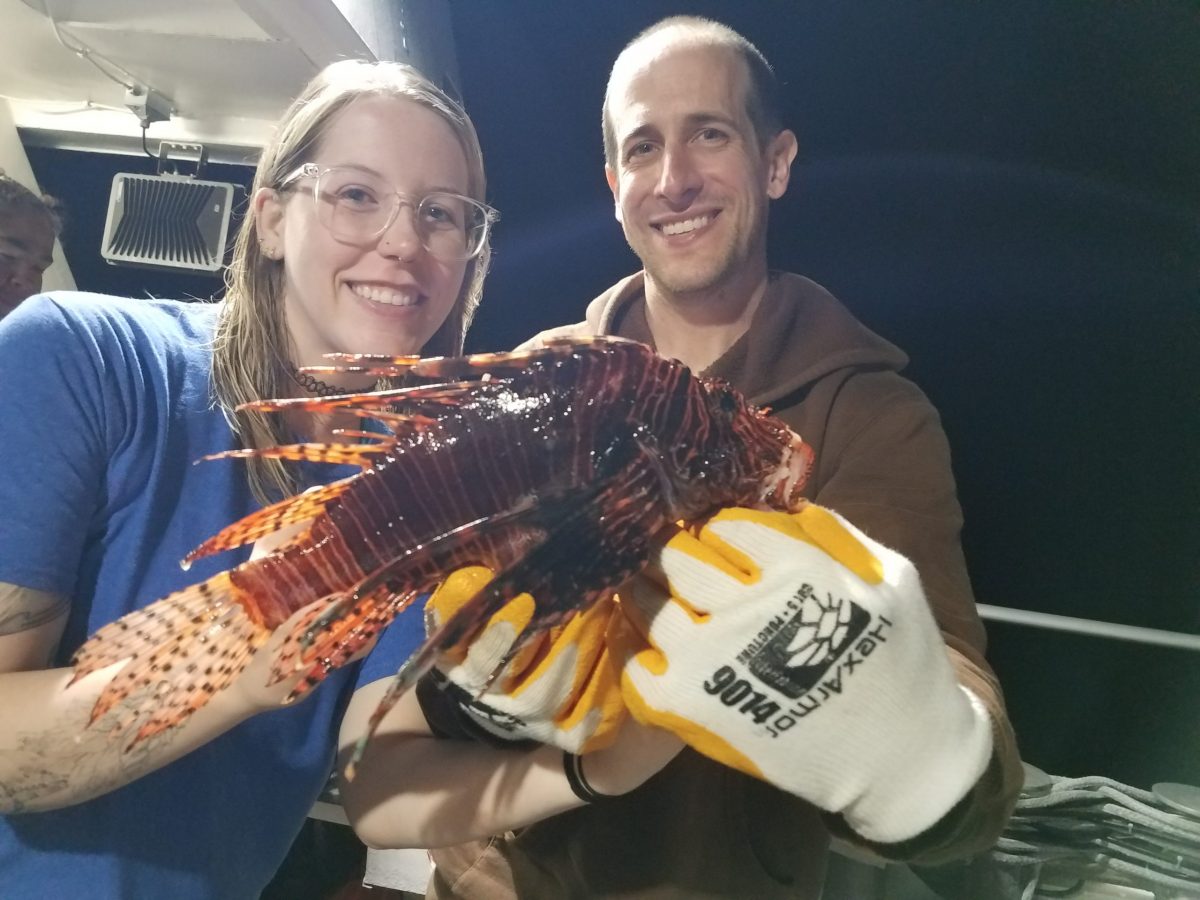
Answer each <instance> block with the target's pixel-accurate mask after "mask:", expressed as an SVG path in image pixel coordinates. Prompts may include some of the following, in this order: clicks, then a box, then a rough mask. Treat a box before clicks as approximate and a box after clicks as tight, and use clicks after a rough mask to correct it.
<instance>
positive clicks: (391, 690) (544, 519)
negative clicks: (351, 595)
mask: <svg viewBox="0 0 1200 900" xmlns="http://www.w3.org/2000/svg"><path fill="white" fill-rule="evenodd" d="M660 497H661V486H660V484H659V480H658V473H657V471H656V470H655V468H654V467H653V466H652V465H651V464H650V463H649V461H648V460H646V459H645V457H644V456H640V455H639V456H637V457H635V458H634V459H633V460H632V461H631V462H629V463H628V464H627V465H626V466H625V467H624V468H623V469H622V470H620V471H619V472H618V473H617V475H616V476H615V477H613V478H610V479H607V480H606V481H604V482H603V483H600V484H597V485H593V486H591V487H589V488H585V489H582V490H575V491H569V492H564V493H563V494H562V495H561V496H560V497H558V498H557V499H555V500H553V501H549V502H547V501H545V500H543V501H541V502H540V503H538V504H537V518H538V522H539V525H540V526H541V528H542V529H543V533H544V535H545V538H544V540H542V541H540V542H539V543H537V544H536V545H534V546H533V547H532V548H531V549H529V550H528V552H526V553H525V555H524V556H522V557H521V558H520V559H518V560H517V561H515V562H514V563H513V564H512V565H510V566H508V567H507V568H505V569H504V570H503V571H501V572H499V573H497V575H496V577H495V578H493V579H492V580H491V581H489V582H488V583H487V584H486V585H484V587H483V588H482V589H481V590H480V591H479V593H477V594H476V595H475V596H474V597H472V598H471V599H470V600H468V601H467V602H465V603H463V604H462V605H461V606H460V607H459V608H458V610H457V611H456V612H455V613H454V615H452V616H450V617H449V618H448V619H447V620H446V621H445V622H443V623H442V625H441V626H440V627H439V628H438V629H437V630H436V631H434V632H433V633H432V634H430V635H429V636H428V637H427V638H426V639H425V642H424V643H423V644H421V646H420V647H418V648H417V650H416V651H415V652H414V653H413V654H412V655H411V656H410V657H409V658H408V659H407V660H406V661H405V663H404V665H402V666H401V667H400V670H399V671H398V672H397V673H396V677H395V679H394V680H393V681H392V683H391V685H390V686H389V687H388V690H387V692H386V693H385V694H384V696H383V699H382V700H380V702H379V705H378V706H377V707H376V708H375V711H374V712H373V713H372V714H371V718H370V721H369V722H368V724H367V728H366V731H365V732H364V733H363V734H362V736H360V737H359V739H358V741H357V743H356V744H355V747H354V752H353V754H352V755H351V757H350V761H349V763H348V764H347V767H346V774H347V777H348V778H353V773H354V768H355V766H357V764H358V763H359V762H360V761H361V760H362V757H363V753H365V752H366V748H367V745H368V743H369V742H370V740H371V737H372V736H373V735H374V734H375V731H376V729H377V728H378V727H379V723H380V722H381V721H382V720H383V718H384V716H386V715H387V713H388V712H389V711H390V710H391V709H392V707H393V706H395V704H396V701H397V700H399V698H400V697H401V696H403V695H404V694H405V693H407V692H408V691H409V690H411V689H412V688H413V687H414V686H415V685H416V683H417V682H418V681H419V680H420V679H421V678H422V676H424V675H425V674H426V673H427V672H429V670H430V669H432V668H433V667H434V665H435V664H436V662H437V660H438V657H439V656H440V655H441V654H442V653H443V652H445V651H446V650H449V649H451V648H453V647H455V646H457V645H458V644H459V643H460V642H462V641H463V640H465V639H467V638H468V637H469V636H470V635H472V634H474V633H476V632H477V631H478V630H479V629H480V628H481V627H482V626H483V625H484V624H485V623H486V622H487V621H488V619H489V618H490V617H491V616H492V615H493V614H494V613H495V612H496V611H497V610H499V609H500V608H501V607H502V606H503V605H504V604H505V603H507V602H508V601H510V600H512V599H513V598H514V597H516V596H518V595H519V594H522V593H528V594H531V595H532V596H533V597H534V600H535V601H536V602H537V607H536V610H535V612H534V617H533V619H531V620H530V622H529V623H528V624H527V625H526V626H525V629H524V631H523V632H522V633H521V635H520V636H519V637H518V639H517V642H516V643H515V644H514V647H513V648H512V650H511V651H510V654H509V656H508V657H506V660H505V663H507V661H508V659H510V658H511V657H512V656H515V654H516V653H517V652H519V651H520V649H521V648H522V647H523V646H524V645H525V643H526V642H527V641H529V640H532V639H533V638H535V637H537V636H538V635H540V634H541V633H543V632H545V631H546V630H547V629H548V628H551V627H553V626H554V625H556V624H558V623H559V622H562V621H565V620H566V619H568V618H569V617H570V616H572V615H574V614H575V612H576V611H577V610H579V609H584V608H587V607H588V606H590V605H591V604H592V603H594V602H596V601H597V600H599V599H600V598H601V597H604V596H606V595H607V594H608V593H610V592H611V591H612V589H613V588H615V587H616V586H617V585H619V584H621V583H623V582H624V581H625V580H626V579H627V578H628V577H629V576H630V575H632V574H633V573H634V572H636V571H637V570H638V569H639V568H641V566H642V565H643V564H644V562H645V560H646V559H647V558H648V556H649V552H650V549H649V539H648V537H647V534H649V533H653V532H656V531H657V530H658V529H659V528H660V527H662V525H663V524H664V521H662V520H663V516H662V514H661V513H657V512H655V511H654V510H655V506H656V503H658V498H660ZM588 546H591V547H593V548H594V549H595V551H596V552H594V553H592V554H589V555H588V556H587V557H586V561H581V559H580V553H579V549H580V547H588ZM565 559H570V560H571V561H572V565H571V566H570V567H563V566H562V565H561V563H562V562H563V560H565ZM567 571H569V572H570V574H569V575H568V574H563V573H564V572H567ZM583 585H589V586H588V587H586V588H585V587H583ZM499 668H502V666H501V667H499ZM493 677H495V673H493Z"/></svg>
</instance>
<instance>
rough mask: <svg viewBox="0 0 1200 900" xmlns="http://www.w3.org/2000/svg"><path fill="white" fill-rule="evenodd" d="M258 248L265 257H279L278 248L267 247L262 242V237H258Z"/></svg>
mask: <svg viewBox="0 0 1200 900" xmlns="http://www.w3.org/2000/svg"><path fill="white" fill-rule="evenodd" d="M258 249H259V250H261V251H262V255H263V256H265V257H266V258H267V259H279V250H278V249H277V248H275V247H268V246H267V245H266V244H264V243H263V239H262V238H259V239H258Z"/></svg>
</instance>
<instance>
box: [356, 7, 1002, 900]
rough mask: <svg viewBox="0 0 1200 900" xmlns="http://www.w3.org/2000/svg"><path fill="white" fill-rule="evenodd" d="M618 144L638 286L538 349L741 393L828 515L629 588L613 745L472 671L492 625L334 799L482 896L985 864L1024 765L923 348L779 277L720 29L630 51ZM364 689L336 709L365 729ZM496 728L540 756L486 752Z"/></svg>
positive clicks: (660, 562) (678, 564) (513, 676)
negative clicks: (840, 862)
mask: <svg viewBox="0 0 1200 900" xmlns="http://www.w3.org/2000/svg"><path fill="white" fill-rule="evenodd" d="M603 122H604V145H605V156H606V163H607V164H606V168H605V174H606V176H607V179H608V184H609V187H610V188H611V190H612V195H613V200H614V205H615V209H616V217H617V219H618V221H619V222H620V224H621V226H622V228H623V229H624V232H625V236H626V239H627V240H628V242H629V244H630V246H631V247H632V248H633V250H634V252H635V253H636V254H637V255H638V257H639V259H640V260H641V262H642V266H643V269H642V271H639V272H637V273H635V274H632V275H630V276H628V277H626V278H624V279H622V280H621V281H620V282H618V283H617V284H616V285H614V286H613V287H612V288H611V289H609V290H608V291H606V292H605V293H604V294H603V295H601V296H600V297H598V298H596V299H595V300H594V301H593V302H592V303H591V304H590V305H589V307H588V309H587V316H586V320H585V321H584V322H581V323H579V324H577V325H571V326H567V327H564V328H561V329H556V330H554V331H552V332H547V333H546V334H544V335H542V336H540V337H541V338H542V339H545V338H548V337H570V336H586V335H596V334H609V335H618V336H621V337H626V338H631V339H634V340H638V341H641V342H643V343H646V344H648V345H650V346H652V347H654V348H655V350H656V351H657V352H658V353H659V354H661V355H662V356H665V357H668V358H675V359H678V360H680V361H682V362H683V363H685V364H687V365H688V366H689V367H690V368H691V369H692V370H693V371H695V372H698V373H701V374H703V375H706V376H712V377H715V378H720V379H724V380H725V381H727V382H729V383H731V384H732V385H733V386H734V387H736V388H738V389H739V390H740V391H741V392H742V393H744V394H745V395H746V396H747V397H748V398H750V400H751V401H752V402H754V403H756V404H758V405H760V406H768V407H770V408H771V409H772V411H773V412H774V413H775V415H777V416H779V417H780V418H781V419H783V421H785V422H786V423H787V424H788V425H789V426H791V427H792V428H793V430H795V431H796V432H797V433H798V434H800V435H801V436H802V437H803V438H804V440H805V441H806V442H808V443H809V444H810V445H811V446H812V448H813V450H814V453H815V458H816V462H815V466H814V468H813V471H812V473H811V477H810V478H809V480H808V482H807V484H806V486H805V491H804V493H805V496H806V497H807V498H808V499H809V500H811V501H813V502H812V503H811V504H810V505H808V506H806V507H805V508H804V509H803V510H802V511H800V512H798V513H796V514H795V515H788V514H785V513H763V512H760V511H756V510H746V509H730V510H722V511H720V512H719V513H717V514H716V515H715V516H713V517H712V518H711V519H710V520H708V521H706V522H704V523H700V524H699V525H697V527H696V528H695V529H694V533H693V532H692V531H683V532H680V533H679V534H676V535H674V536H672V537H670V539H669V540H668V541H667V542H666V544H665V546H663V547H660V548H659V549H658V550H657V552H656V553H655V554H654V556H653V558H652V560H651V565H650V566H649V568H648V569H647V574H646V575H645V576H643V577H639V578H636V579H634V580H633V581H632V582H631V583H630V584H628V585H626V586H624V587H622V588H621V591H620V596H621V602H620V606H619V610H618V612H617V616H618V617H617V618H616V619H615V627H611V628H610V629H609V632H608V634H609V637H610V644H615V642H614V641H612V640H611V639H612V638H613V637H615V636H616V635H618V634H626V635H627V632H628V629H626V628H624V627H622V626H621V623H622V622H623V621H624V620H625V619H628V621H629V622H630V624H631V626H632V627H633V628H634V629H635V631H636V632H637V634H636V636H635V637H634V638H633V639H632V641H630V640H629V639H628V637H627V636H626V637H622V639H621V641H620V644H621V647H618V646H613V647H612V649H613V652H614V654H615V655H616V656H617V657H618V658H619V660H620V661H621V662H623V668H622V669H621V672H620V681H621V696H622V698H623V699H624V701H625V703H626V705H627V707H628V709H629V710H630V712H631V713H632V716H633V718H632V719H630V720H629V721H627V722H625V724H623V725H620V726H619V727H618V729H617V730H616V738H615V740H612V739H611V732H610V735H609V739H610V741H611V742H610V743H608V744H607V746H603V747H599V748H593V747H590V746H589V743H588V742H589V741H591V742H593V743H594V738H595V736H596V733H597V732H592V733H590V734H585V735H583V738H584V741H583V742H582V743H580V742H579V741H578V740H577V739H578V738H579V737H580V735H579V734H578V733H577V731H578V729H577V728H575V727H574V726H576V725H578V724H579V723H583V724H585V725H588V723H589V722H593V723H595V725H596V727H597V728H599V727H602V726H603V725H604V724H605V723H607V722H615V721H617V720H618V719H619V717H618V716H614V715H612V714H604V715H600V716H594V715H591V712H592V709H598V708H600V706H601V704H600V703H599V701H597V700H596V699H595V698H593V697H592V696H591V694H590V693H589V692H590V691H591V689H592V688H593V687H595V688H597V690H598V691H599V693H600V694H602V695H603V694H604V688H603V683H604V682H605V681H608V682H609V683H611V680H612V679H611V675H604V676H603V677H601V676H600V674H596V675H592V674H587V673H585V674H584V675H583V676H582V677H580V676H578V674H577V671H578V670H577V669H572V668H571V667H570V666H559V667H557V668H548V667H545V666H542V665H530V666H529V667H528V669H527V670H522V669H520V668H517V666H516V663H517V659H519V658H514V662H513V668H511V669H509V670H508V671H506V673H505V675H504V676H503V677H501V678H496V679H494V680H487V679H483V680H481V679H480V678H479V675H480V674H484V673H487V671H488V667H487V666H486V665H479V666H476V665H474V664H473V660H472V655H473V652H474V651H475V650H476V648H477V646H478V645H479V644H480V643H481V642H484V641H489V642H490V640H491V638H492V637H494V636H496V635H498V634H500V624H502V623H499V622H497V623H496V624H495V625H494V626H493V625H489V628H488V629H487V630H485V631H484V632H483V633H482V634H481V635H480V637H479V638H477V639H476V641H475V644H473V645H472V647H471V648H470V651H469V652H468V654H467V658H466V659H465V661H464V662H462V663H459V662H458V661H456V660H447V661H445V662H444V663H443V665H442V669H443V671H442V673H441V677H442V679H443V680H449V681H451V682H452V683H454V684H455V685H457V686H459V687H463V686H465V687H466V688H467V690H466V691H465V694H466V699H465V700H464V699H463V696H464V691H462V690H459V691H455V690H445V691H442V690H424V691H422V690H421V689H420V688H418V691H417V692H416V696H415V697H411V698H403V699H402V700H401V702H400V703H399V704H398V705H397V707H396V708H395V709H394V710H393V711H392V714H391V715H390V717H389V718H388V719H385V720H384V722H383V725H382V729H381V735H380V738H379V739H378V740H377V744H376V747H375V749H374V751H373V752H372V751H370V750H369V751H368V752H367V754H366V755H365V756H364V758H363V762H362V765H361V766H360V767H359V773H358V778H357V780H356V781H355V782H353V783H352V784H349V785H347V786H346V787H345V788H344V799H345V802H346V805H347V809H348V810H349V812H350V817H351V820H352V822H354V823H355V827H356V829H357V830H358V832H359V834H360V835H362V836H363V837H364V839H365V840H366V841H367V842H368V843H369V844H373V845H375V846H413V845H416V846H431V847H434V848H436V849H435V850H434V851H433V854H432V855H433V858H434V861H435V864H436V866H435V870H434V876H433V880H432V882H431V884H430V888H429V893H428V895H427V896H430V897H437V898H451V897H453V898H464V900H469V898H477V897H487V898H489V900H490V898H511V897H578V898H585V897H586V898H596V897H612V898H616V897H621V898H667V897H679V898H690V897H730V898H733V897H737V898H741V897H754V898H768V897H773V898H805V900H814V898H817V897H819V896H820V895H821V892H822V881H823V878H824V870H825V860H826V855H827V851H828V846H829V843H830V836H831V834H834V835H837V836H839V837H841V838H844V839H845V840H848V841H851V842H853V843H855V844H857V845H859V846H862V847H866V848H869V849H870V850H871V851H873V852H875V853H877V854H879V855H880V856H883V857H886V858H890V859H898V860H910V861H919V862H926V863H931V862H938V861H945V860H949V859H954V858H961V857H963V856H966V855H969V854H971V853H974V852H978V851H980V850H982V849H983V848H986V847H987V846H989V845H990V844H991V843H992V842H994V840H995V838H996V837H997V836H998V834H999V832H1000V830H1001V828H1002V827H1003V824H1004V822H1005V820H1006V818H1007V816H1008V815H1009V813H1010V811H1011V809H1012V805H1013V802H1014V801H1015V798H1016V794H1017V791H1018V790H1019V788H1020V784H1021V770H1020V766H1019V759H1018V754H1017V749H1016V743H1015V739H1014V737H1013V733H1012V728H1011V726H1010V724H1009V721H1008V717H1007V714H1006V712H1005V709H1004V703H1003V698H1002V694H1001V691H1000V687H999V685H998V684H997V681H996V678H995V676H994V674H993V673H992V671H991V669H990V668H989V666H988V664H987V662H986V660H985V658H984V643H985V641H984V632H983V628H982V625H981V623H980V620H979V616H978V612H977V610H976V608H975V602H974V598H973V596H972V591H971V586H970V581H969V579H968V576H967V570H966V565H965V562H964V559H963V553H962V547H961V543H960V537H959V535H960V530H961V526H962V513H961V510H960V508H959V504H958V500H957V497H956V492H955V485H954V478H953V474H952V471H951V466H950V450H949V446H948V444H947V441H946V437H945V435H944V433H943V431H942V428H941V425H940V422H939V420H938V415H937V412H936V410H935V409H934V408H933V406H932V405H931V404H930V402H929V400H928V399H927V398H926V397H925V395H924V394H923V393H922V392H921V391H920V390H919V389H918V388H917V387H916V385H914V384H913V383H912V382H910V381H908V380H907V379H905V378H904V377H902V376H901V375H900V374H899V372H900V370H901V369H902V368H903V367H904V365H905V364H906V362H907V359H906V357H905V355H904V354H903V353H902V352H901V351H900V350H899V349H897V348H896V347H894V346H893V345H891V344H890V343H888V342H887V341H885V340H883V339H882V338H880V337H879V336H878V335H875V334H873V333H872V332H870V331H869V330H867V329H866V328H865V327H864V326H863V325H862V324H860V323H859V322H858V321H856V320H855V319H854V318H853V316H852V315H851V314H850V312H849V311H848V310H847V309H846V308H845V307H844V306H842V305H841V304H840V303H839V302H838V301H837V300H836V299H835V298H834V297H832V296H831V295H830V294H829V293H828V292H827V291H825V290H824V289H823V288H821V287H820V286H819V285H817V284H814V283H813V282H812V281H809V280H808V279H806V278H803V277H801V276H799V275H795V274H792V273H787V272H780V271H773V270H772V269H771V268H770V267H769V265H768V260H767V249H766V246H767V240H766V238H767V222H768V217H769V216H768V213H769V207H770V204H771V201H772V200H776V199H778V198H780V197H782V196H783V195H784V193H785V192H786V191H787V189H788V184H789V179H790V174H791V166H792V163H793V161H794V159H795V157H796V153H797V139H796V136H795V134H794V133H793V132H792V131H790V130H788V129H786V128H784V126H783V123H782V121H781V118H780V108H779V102H778V86H777V84H776V81H775V76H774V73H773V72H772V70H771V68H770V66H769V65H768V64H767V62H766V60H765V59H764V58H763V57H762V55H761V53H759V51H758V50H757V49H756V48H754V47H753V45H751V44H750V43H749V42H748V41H746V40H745V39H744V38H743V37H742V36H741V35H739V34H737V33H736V32H733V31H732V30H731V29H729V28H727V27H725V26H723V25H720V24H718V23H714V22H711V21H706V20H702V19H696V18H691V17H680V18H674V19H668V20H665V21H663V22H661V23H659V24H658V25H656V26H654V27H652V28H650V29H648V30H647V31H646V32H644V33H643V34H641V35H639V36H638V37H637V38H635V39H634V40H633V41H632V42H631V43H630V44H629V45H628V46H627V47H626V48H625V49H624V50H623V51H622V53H621V54H620V56H619V57H618V59H617V61H616V63H615V64H614V66H613V70H612V73H611V75H610V78H609V82H608V88H607V92H606V96H605V101H604V115H603ZM818 504H819V505H818ZM581 552H584V553H586V552H587V550H586V548H581ZM451 588H454V585H453V584H451V583H449V582H448V584H447V586H445V587H443V588H442V590H441V592H439V594H444V593H445V592H446V591H447V590H448V589H451ZM455 590H456V591H457V589H456V588H455ZM459 593H463V592H459ZM458 599H459V598H457V597H455V598H450V599H446V598H444V597H441V596H439V595H435V597H434V599H433V601H432V603H431V605H432V606H433V607H434V610H435V612H436V611H438V609H439V608H441V609H451V608H453V607H454V605H455V603H457V602H458ZM518 599H519V598H518ZM559 599H561V598H559ZM514 605H515V601H514ZM813 611H815V612H816V613H817V614H815V615H812V616H811V617H810V616H808V615H807V613H809V612H813ZM502 612H503V611H502ZM639 639H640V641H641V643H640V645H639V644H638V640H639ZM544 640H545V641H546V642H548V644H549V646H548V652H547V653H546V654H545V657H546V659H550V658H552V657H554V656H556V655H557V657H560V658H563V659H568V660H570V659H575V658H578V657H579V653H578V652H577V651H581V650H582V649H583V648H585V647H587V646H591V645H592V644H593V643H594V634H593V635H591V639H588V637H587V636H578V635H576V636H572V635H570V634H568V633H566V632H564V633H563V634H562V635H551V636H550V637H549V638H547V639H544ZM568 641H569V642H570V643H572V644H573V646H572V647H565V646H564V645H565V644H566V643H567V642H568ZM501 643H502V642H501ZM485 649H487V650H488V651H489V652H488V653H486V654H485V656H487V657H488V658H489V659H504V647H503V646H500V647H495V646H493V647H489V648H485ZM818 649H820V650H821V653H819V654H818V653H816V650H818ZM561 650H565V651H566V652H558V653H557V654H556V651H561ZM772 654H773V655H772ZM600 671H601V670H600V667H597V669H596V672H597V673H600ZM476 686H478V687H476ZM473 687H474V688H476V689H475V690H474V691H472V690H471V688H473ZM375 689H378V687H377V686H376V687H375ZM370 691H371V689H367V690H364V691H363V692H362V694H360V695H359V696H357V697H356V698H355V699H354V701H353V702H352V704H351V707H350V709H349V710H348V711H347V714H346V719H345V724H344V729H345V732H346V734H347V737H348V738H350V737H352V736H353V735H354V734H355V733H356V731H357V730H359V728H360V725H359V723H360V722H361V721H362V720H363V719H364V718H365V716H366V715H368V714H369V713H370V710H371V706H370V700H371V696H370ZM539 698H541V702H540V703H539ZM564 698H566V701H567V702H565V703H564V702H563V700H564ZM576 701H578V702H576ZM572 703H574V704H575V705H574V706H572V705H571V704H572ZM497 713H498V714H497ZM481 714H483V715H481ZM488 714H491V718H490V719H488V718H487V715H488ZM498 724H502V725H504V726H505V727H506V728H507V730H508V732H509V733H510V734H511V735H513V736H517V737H534V738H536V739H537V740H539V741H542V742H543V745H542V746H535V747H529V746H528V745H526V746H519V745H516V744H513V743H509V744H507V745H500V746H496V741H495V738H494V737H493V736H494V734H495V732H496V726H497V725H498ZM658 726H661V727H658ZM588 727H591V726H590V725H588ZM680 738H683V739H684V740H686V742H687V744H688V745H689V746H688V747H687V748H686V749H682V750H681V749H680V747H681V744H680ZM489 741H490V742H489ZM559 748H565V749H567V750H568V751H569V752H567V753H566V754H565V755H564V753H563V751H562V749H559ZM576 748H578V749H576ZM697 749H700V750H702V751H703V753H700V752H696V751H697ZM589 750H592V752H587V751H589ZM577 754H578V755H577ZM747 773H751V774H753V775H756V776H758V777H751V774H747ZM463 841H470V842H469V843H461V842H463ZM456 844H457V845H456ZM453 845H456V846H453Z"/></svg>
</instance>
